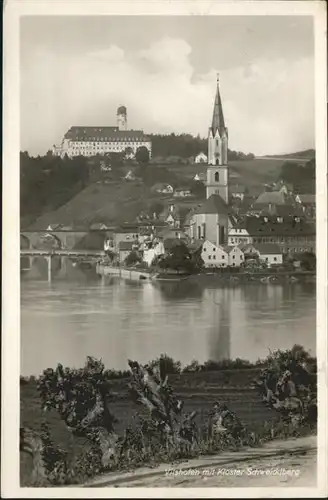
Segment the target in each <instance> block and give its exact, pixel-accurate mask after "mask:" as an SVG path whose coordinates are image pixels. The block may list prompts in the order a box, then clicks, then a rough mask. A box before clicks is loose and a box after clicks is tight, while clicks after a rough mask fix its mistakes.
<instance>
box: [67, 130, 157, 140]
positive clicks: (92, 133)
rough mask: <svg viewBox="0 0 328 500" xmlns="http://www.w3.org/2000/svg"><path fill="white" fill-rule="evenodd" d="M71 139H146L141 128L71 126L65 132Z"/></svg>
mask: <svg viewBox="0 0 328 500" xmlns="http://www.w3.org/2000/svg"><path fill="white" fill-rule="evenodd" d="M64 137H65V139H69V140H71V141H97V142H103V141H131V142H138V141H146V140H150V139H149V138H148V137H147V136H146V135H145V134H144V132H143V131H142V130H119V129H118V127H82V126H78V127H71V128H70V129H69V130H68V131H67V132H66V134H65V136H64Z"/></svg>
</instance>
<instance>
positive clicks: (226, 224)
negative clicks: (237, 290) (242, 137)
mask: <svg viewBox="0 0 328 500" xmlns="http://www.w3.org/2000/svg"><path fill="white" fill-rule="evenodd" d="M228 203H229V171H228V129H227V127H226V126H225V122H224V115H223V107H222V101H221V94H220V86H219V78H218V79H217V85H216V95H215V100H214V108H213V115H212V122H211V126H210V127H209V130H208V165H207V174H206V201H205V202H204V203H202V205H200V206H199V207H198V208H197V209H196V210H195V211H193V212H192V213H191V214H190V216H189V217H188V227H186V229H187V231H188V233H189V236H190V238H192V239H193V240H200V239H201V240H203V241H205V240H208V241H210V242H212V243H213V244H214V245H216V246H219V245H226V244H227V242H228V232H229V229H230V228H231V227H232V226H233V219H232V214H231V210H230V207H229V205H228Z"/></svg>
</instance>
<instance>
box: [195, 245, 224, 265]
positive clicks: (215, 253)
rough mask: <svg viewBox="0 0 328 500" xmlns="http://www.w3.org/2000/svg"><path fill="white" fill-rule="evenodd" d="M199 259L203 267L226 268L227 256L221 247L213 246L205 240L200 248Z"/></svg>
mask: <svg viewBox="0 0 328 500" xmlns="http://www.w3.org/2000/svg"><path fill="white" fill-rule="evenodd" d="M201 257H202V259H203V261H204V266H205V267H227V266H228V261H229V259H228V254H227V253H226V252H225V250H224V248H223V247H222V246H220V245H219V246H217V245H214V243H212V242H211V241H209V240H206V241H205V242H204V243H203V246H202V253H201Z"/></svg>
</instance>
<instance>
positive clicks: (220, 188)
mask: <svg viewBox="0 0 328 500" xmlns="http://www.w3.org/2000/svg"><path fill="white" fill-rule="evenodd" d="M227 163H228V129H227V127H226V126H225V122H224V115H223V107H222V101H221V94H220V86H219V76H217V85H216V95H215V101H214V108H213V116H212V124H211V126H210V127H209V131H208V168H207V183H206V197H207V198H209V197H210V196H211V195H212V194H219V195H220V196H221V198H223V200H224V201H225V202H226V203H228V197H229V194H228V165H227Z"/></svg>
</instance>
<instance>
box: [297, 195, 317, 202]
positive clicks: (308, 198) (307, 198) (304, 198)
mask: <svg viewBox="0 0 328 500" xmlns="http://www.w3.org/2000/svg"><path fill="white" fill-rule="evenodd" d="M298 198H299V200H300V202H301V203H304V205H315V203H316V196H315V194H299V195H298Z"/></svg>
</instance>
